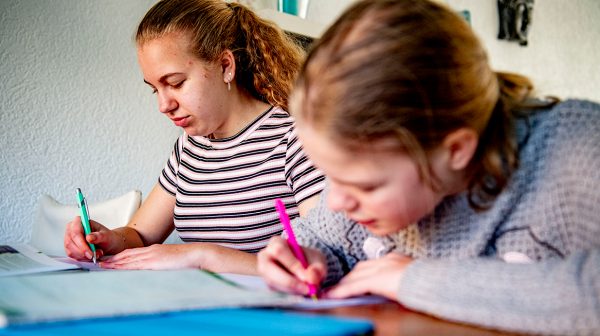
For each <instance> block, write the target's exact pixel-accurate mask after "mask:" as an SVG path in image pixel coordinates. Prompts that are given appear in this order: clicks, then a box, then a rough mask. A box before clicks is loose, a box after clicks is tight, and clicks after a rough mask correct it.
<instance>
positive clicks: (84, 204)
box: [82, 196, 90, 217]
mask: <svg viewBox="0 0 600 336" xmlns="http://www.w3.org/2000/svg"><path fill="white" fill-rule="evenodd" d="M82 203H83V206H84V207H85V213H86V214H87V215H88V217H89V216H90V209H88V203H87V199H86V198H85V196H84V197H83V201H82Z"/></svg>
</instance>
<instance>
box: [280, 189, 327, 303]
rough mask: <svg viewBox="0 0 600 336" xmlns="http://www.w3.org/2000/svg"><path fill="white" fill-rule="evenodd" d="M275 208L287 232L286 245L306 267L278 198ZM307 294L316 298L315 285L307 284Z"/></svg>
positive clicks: (282, 205)
mask: <svg viewBox="0 0 600 336" xmlns="http://www.w3.org/2000/svg"><path fill="white" fill-rule="evenodd" d="M275 208H276V209H277V212H278V213H279V220H280V221H281V224H282V225H283V229H284V230H285V233H287V236H288V238H287V242H288V245H289V246H290V248H291V249H292V252H293V253H294V256H295V257H296V259H298V260H299V261H300V263H301V264H302V267H304V268H307V267H308V262H307V261H306V258H305V257H304V253H302V249H301V248H300V246H299V245H298V242H297V241H296V236H295V235H294V231H292V225H291V224H290V217H288V214H287V212H286V211H285V205H284V204H283V202H282V201H281V200H280V199H279V198H278V199H276V200H275ZM308 295H310V297H312V298H313V300H316V299H317V287H316V286H315V285H313V284H308Z"/></svg>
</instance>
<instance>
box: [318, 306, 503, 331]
mask: <svg viewBox="0 0 600 336" xmlns="http://www.w3.org/2000/svg"><path fill="white" fill-rule="evenodd" d="M314 313H317V314H328V315H336V316H346V317H359V318H366V319H369V320H371V321H373V323H374V325H375V334H374V335H376V336H412V335H451V336H473V335H483V336H492V335H493V336H497V335H514V334H510V333H503V332H499V331H495V330H487V329H482V328H478V327H475V326H470V325H465V324H460V323H453V322H449V321H444V320H440V319H437V318H435V317H431V316H429V315H424V314H420V313H417V312H414V311H411V310H408V309H406V308H404V307H402V306H401V305H399V304H397V303H393V302H388V303H381V304H374V305H364V306H346V307H337V308H331V309H323V310H318V311H314Z"/></svg>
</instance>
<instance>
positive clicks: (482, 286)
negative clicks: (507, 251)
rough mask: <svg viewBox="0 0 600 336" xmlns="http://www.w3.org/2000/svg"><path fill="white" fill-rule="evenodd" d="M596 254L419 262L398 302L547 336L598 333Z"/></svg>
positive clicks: (598, 269) (441, 314) (599, 259)
mask: <svg viewBox="0 0 600 336" xmlns="http://www.w3.org/2000/svg"><path fill="white" fill-rule="evenodd" d="M599 265H600V250H598V249H594V250H589V251H580V252H577V253H574V254H572V255H570V256H569V257H568V258H567V259H564V260H548V261H544V262H539V263H535V264H507V263H504V262H501V261H498V260H493V259H484V258H478V259H470V260H457V261H448V260H438V261H436V260H418V261H415V262H413V263H411V264H410V265H409V266H408V267H407V268H406V271H405V272H404V274H403V277H402V281H401V283H400V287H399V290H398V301H399V302H400V303H402V304H403V305H406V306H407V307H409V308H411V309H415V310H418V311H422V312H426V313H430V314H432V315H436V316H438V317H442V318H444V319H450V320H456V321H463V322H469V323H475V324H479V325H484V326H487V327H497V328H502V329H512V330H514V331H519V332H537V333H551V334H561V335H567V334H596V333H598V332H600V267H599Z"/></svg>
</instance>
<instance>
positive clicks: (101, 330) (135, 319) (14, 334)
mask: <svg viewBox="0 0 600 336" xmlns="http://www.w3.org/2000/svg"><path fill="white" fill-rule="evenodd" d="M372 332H373V324H372V323H371V322H370V321H368V320H364V319H354V318H341V317H334V316H326V315H313V314H306V313H298V312H291V311H286V310H280V309H215V310H197V311H186V312H178V313H166V314H158V315H145V316H130V317H120V318H110V319H92V320H79V321H72V322H54V323H47V324H37V325H23V326H12V327H9V328H6V329H0V335H6V336H27V335H40V336H44V335H92V334H95V335H117V336H119V335H122V336H131V335H144V336H152V335H156V336H171V335H177V336H187V335H194V336H197V335H220V336H222V335H225V336H227V335H232V336H233V335H235V336H248V335H261V336H269V335H273V336H284V335H285V336H295V335H314V336H338V335H369V334H372Z"/></svg>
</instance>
